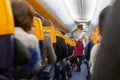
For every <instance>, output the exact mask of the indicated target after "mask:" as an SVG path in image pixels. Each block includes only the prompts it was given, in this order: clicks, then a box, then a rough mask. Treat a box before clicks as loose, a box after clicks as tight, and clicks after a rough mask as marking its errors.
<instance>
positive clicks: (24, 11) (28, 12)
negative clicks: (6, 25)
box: [11, 0, 34, 31]
mask: <svg viewBox="0 0 120 80" xmlns="http://www.w3.org/2000/svg"><path fill="white" fill-rule="evenodd" d="M11 6H12V11H13V17H14V21H15V26H16V27H21V28H22V29H23V30H25V31H28V30H30V29H31V27H32V25H33V18H34V9H33V8H32V7H31V6H30V5H29V4H28V3H27V2H25V1H18V0H16V1H13V2H12V3H11Z"/></svg>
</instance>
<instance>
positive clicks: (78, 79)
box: [70, 63, 87, 80]
mask: <svg viewBox="0 0 120 80" xmlns="http://www.w3.org/2000/svg"><path fill="white" fill-rule="evenodd" d="M86 75H87V66H86V64H85V63H82V64H81V71H80V72H75V71H73V73H72V77H71V79H70V80H86Z"/></svg>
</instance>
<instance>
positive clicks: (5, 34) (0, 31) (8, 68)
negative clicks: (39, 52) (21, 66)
mask: <svg viewBox="0 0 120 80" xmlns="http://www.w3.org/2000/svg"><path fill="white" fill-rule="evenodd" d="M13 33H14V21H13V16H12V11H11V6H10V2H9V0H0V75H4V76H5V75H6V76H8V78H9V80H12V77H13V57H14V41H13ZM1 79H2V78H1V77H0V80H1ZM3 80H4V79H3Z"/></svg>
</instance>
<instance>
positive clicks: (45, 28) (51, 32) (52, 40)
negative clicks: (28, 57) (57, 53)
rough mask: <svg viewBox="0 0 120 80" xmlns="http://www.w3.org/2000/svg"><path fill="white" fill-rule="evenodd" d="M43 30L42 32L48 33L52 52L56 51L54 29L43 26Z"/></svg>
mask: <svg viewBox="0 0 120 80" xmlns="http://www.w3.org/2000/svg"><path fill="white" fill-rule="evenodd" d="M43 29H44V31H47V32H49V33H50V39H51V42H52V44H53V47H54V50H56V34H55V30H54V28H53V27H51V26H44V27H43Z"/></svg>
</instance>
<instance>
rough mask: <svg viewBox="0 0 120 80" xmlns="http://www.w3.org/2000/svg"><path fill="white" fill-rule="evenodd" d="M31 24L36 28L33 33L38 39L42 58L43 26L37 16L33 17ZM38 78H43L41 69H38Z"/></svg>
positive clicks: (40, 79)
mask: <svg viewBox="0 0 120 80" xmlns="http://www.w3.org/2000/svg"><path fill="white" fill-rule="evenodd" d="M33 24H34V26H35V28H36V32H35V35H36V37H37V39H38V40H39V47H40V51H41V58H42V60H43V59H44V57H43V54H44V47H43V40H44V32H43V27H42V22H41V20H40V19H39V18H38V17H35V18H34V21H33ZM37 76H38V78H39V80H43V71H42V69H41V70H40V71H39V73H38V74H37Z"/></svg>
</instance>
